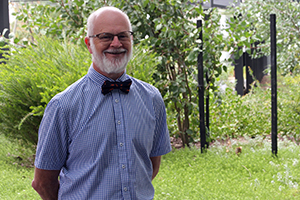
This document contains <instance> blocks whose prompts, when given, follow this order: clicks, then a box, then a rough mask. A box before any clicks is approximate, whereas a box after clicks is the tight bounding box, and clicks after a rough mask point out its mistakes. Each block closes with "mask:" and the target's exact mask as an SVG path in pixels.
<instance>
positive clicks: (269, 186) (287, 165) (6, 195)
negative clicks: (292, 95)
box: [0, 135, 300, 200]
mask: <svg viewBox="0 0 300 200" xmlns="http://www.w3.org/2000/svg"><path fill="white" fill-rule="evenodd" d="M0 141H1V145H0V160H1V161H0V169H1V174H0V179H1V181H0V188H1V190H0V199H26V200H27V199H39V196H38V194H37V193H36V192H35V191H34V190H33V189H32V188H31V181H32V179H33V168H28V167H24V166H23V167H22V166H20V163H22V162H20V161H17V158H16V156H14V154H18V152H20V148H21V149H22V148H24V147H23V146H22V145H20V144H19V143H18V142H9V141H7V140H6V139H5V138H4V136H2V135H0ZM246 141H247V144H245V143H239V142H238V141H235V140H231V144H230V145H229V144H228V143H225V145H224V144H223V145H221V144H218V143H215V144H214V146H211V147H210V148H209V150H208V151H207V153H205V154H201V152H200V151H199V149H197V148H196V147H192V148H191V149H188V148H186V149H181V150H173V151H172V152H171V153H169V154H167V155H165V156H163V159H162V165H161V169H160V172H159V174H158V175H157V177H156V178H155V179H154V181H153V184H154V187H155V190H156V193H155V199H158V200H163V199H180V200H183V199H187V200H194V199H217V200H218V199H224V200H225V199H226V200H227V199H230V200H235V199H242V200H244V199H263V200H264V199H273V200H277V199H278V200H286V199H300V190H299V188H298V184H299V183H300V158H299V155H300V148H299V146H297V145H295V144H294V143H292V142H288V141H287V140H280V141H279V143H278V147H279V151H278V157H277V158H276V157H273V156H272V154H271V143H270V141H267V140H264V141H263V140H262V138H261V137H257V138H256V139H250V138H246ZM237 146H242V147H243V148H242V153H241V155H240V156H237V155H236V154H235V149H236V147H237ZM28 151H29V150H28ZM27 153H32V152H31V151H29V152H27ZM24 155H25V153H24ZM16 163H19V164H16Z"/></svg>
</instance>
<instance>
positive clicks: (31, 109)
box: [0, 38, 91, 143]
mask: <svg viewBox="0 0 300 200" xmlns="http://www.w3.org/2000/svg"><path fill="white" fill-rule="evenodd" d="M89 58H90V56H89V52H88V51H86V50H85V49H84V48H83V47H80V46H75V45H72V44H69V43H68V42H66V41H65V42H59V41H55V40H52V39H47V38H39V39H38V40H37V45H36V46H28V47H26V48H20V49H15V50H11V54H10V55H9V56H8V60H7V62H6V64H1V65H0V67H1V68H0V70H1V71H0V107H1V112H0V123H1V125H0V131H1V133H4V134H5V135H6V136H9V137H12V138H20V139H23V140H27V141H29V142H31V143H36V142H37V131H38V127H39V123H40V121H41V118H42V115H43V113H44V109H45V107H46V105H47V103H48V102H49V100H50V99H51V98H52V97H53V96H54V95H55V94H56V93H58V92H60V91H62V90H64V89H65V88H66V87H67V86H68V85H69V84H71V83H73V82H74V81H75V80H77V79H79V78H80V77H82V76H83V75H84V73H85V72H86V71H87V69H88V67H89V64H90V63H91V60H90V59H89Z"/></svg>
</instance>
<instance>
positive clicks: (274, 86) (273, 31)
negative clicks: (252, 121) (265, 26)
mask: <svg viewBox="0 0 300 200" xmlns="http://www.w3.org/2000/svg"><path fill="white" fill-rule="evenodd" d="M270 30H271V85H272V86H271V87H272V88H271V94H272V95H271V98H272V153H273V154H274V155H275V156H277V57H276V53H277V51H276V15H275V14H271V15H270Z"/></svg>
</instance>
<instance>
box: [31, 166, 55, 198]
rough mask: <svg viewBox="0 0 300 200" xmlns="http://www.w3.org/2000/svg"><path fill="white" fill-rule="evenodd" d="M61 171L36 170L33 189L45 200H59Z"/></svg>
mask: <svg viewBox="0 0 300 200" xmlns="http://www.w3.org/2000/svg"><path fill="white" fill-rule="evenodd" d="M59 172H60V170H43V169H38V168H35V170H34V179H33V181H32V184H31V185H32V187H33V189H35V190H36V191H37V193H38V194H39V195H40V196H41V198H42V199H43V200H57V198H58V189H59V181H58V176H59Z"/></svg>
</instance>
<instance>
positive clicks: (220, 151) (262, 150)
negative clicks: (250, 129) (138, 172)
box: [154, 139, 300, 200]
mask: <svg viewBox="0 0 300 200" xmlns="http://www.w3.org/2000/svg"><path fill="white" fill-rule="evenodd" d="M249 141H250V143H249V144H247V145H242V147H243V149H242V154H241V155H240V156H237V155H236V154H235V147H237V145H238V144H232V146H228V145H225V146H224V145H222V146H220V145H218V146H216V147H212V148H210V149H209V150H208V152H207V153H206V154H201V152H200V151H199V150H198V149H196V148H193V149H182V150H175V151H173V152H171V153H169V154H167V155H166V156H164V157H163V160H162V165H161V169H160V172H159V174H158V175H157V177H156V179H155V180H154V186H155V190H156V194H155V199H159V200H162V199H181V200H183V199H224V200H225V199H226V200H227V199H230V200H235V199H242V200H244V199H274V200H275V199H278V200H283V199H300V190H299V189H298V184H299V183H300V162H299V161H300V160H299V155H300V149H299V147H298V146H297V145H295V144H292V143H289V142H287V141H284V142H280V143H279V153H278V157H277V158H275V157H273V156H272V154H271V143H270V142H261V140H260V139H255V140H250V139H249ZM226 151H227V152H226Z"/></svg>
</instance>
